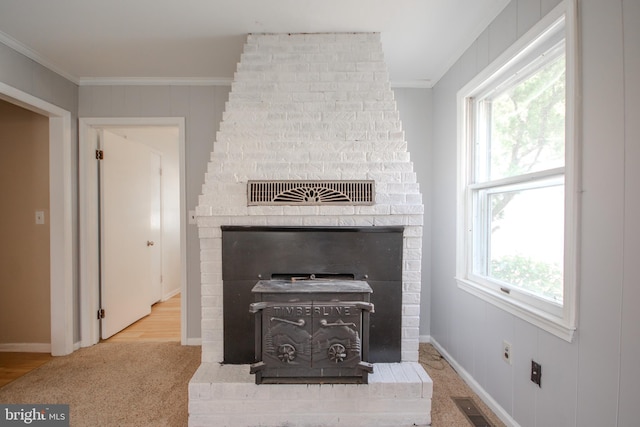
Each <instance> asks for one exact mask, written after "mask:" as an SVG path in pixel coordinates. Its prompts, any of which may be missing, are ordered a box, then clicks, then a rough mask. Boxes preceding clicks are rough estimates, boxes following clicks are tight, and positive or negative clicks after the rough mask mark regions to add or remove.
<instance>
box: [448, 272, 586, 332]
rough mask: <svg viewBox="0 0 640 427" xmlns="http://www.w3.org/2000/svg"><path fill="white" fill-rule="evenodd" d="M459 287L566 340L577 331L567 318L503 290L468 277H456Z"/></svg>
mask: <svg viewBox="0 0 640 427" xmlns="http://www.w3.org/2000/svg"><path fill="white" fill-rule="evenodd" d="M456 281H457V282H458V287H459V288H460V289H462V290H463V291H465V292H468V293H470V294H472V295H474V296H476V297H478V298H480V299H482V300H483V301H486V302H488V303H490V304H493V305H494V306H496V307H498V308H500V309H502V310H504V311H506V312H508V313H510V314H512V315H514V316H516V317H518V318H520V319H522V320H524V321H526V322H528V323H531V324H532V325H534V326H537V327H538V328H540V329H542V330H544V331H546V332H549V333H550V334H553V335H555V336H557V337H558V338H562V339H563V340H565V341H568V342H572V341H573V335H574V333H575V330H576V329H575V327H574V326H572V325H569V324H568V322H566V321H565V319H562V318H560V317H557V316H553V315H551V314H549V313H545V312H544V311H542V310H539V309H537V308H534V307H531V306H529V305H527V304H524V303H522V302H520V301H517V300H515V299H514V298H511V297H509V295H508V294H504V293H502V292H495V291H493V290H491V289H488V288H487V287H485V286H482V285H479V284H477V283H475V282H472V281H470V280H467V279H461V278H456Z"/></svg>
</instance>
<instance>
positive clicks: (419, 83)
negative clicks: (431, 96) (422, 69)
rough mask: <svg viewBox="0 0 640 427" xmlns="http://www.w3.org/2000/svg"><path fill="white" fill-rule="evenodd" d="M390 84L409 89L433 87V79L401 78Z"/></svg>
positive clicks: (393, 86)
mask: <svg viewBox="0 0 640 427" xmlns="http://www.w3.org/2000/svg"><path fill="white" fill-rule="evenodd" d="M389 84H390V86H391V88H392V89H395V88H407V89H431V88H433V82H432V81H431V80H399V81H391V82H390V83H389Z"/></svg>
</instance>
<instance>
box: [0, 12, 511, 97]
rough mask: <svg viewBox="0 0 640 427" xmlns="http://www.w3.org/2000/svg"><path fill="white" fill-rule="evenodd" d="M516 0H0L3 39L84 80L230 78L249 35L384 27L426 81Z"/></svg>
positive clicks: (410, 69) (401, 58) (399, 65)
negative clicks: (505, 7) (510, 1)
mask: <svg viewBox="0 0 640 427" xmlns="http://www.w3.org/2000/svg"><path fill="white" fill-rule="evenodd" d="M508 2H509V0H55V1H53V0H48V1H42V0H0V42H3V43H5V44H7V45H9V46H10V47H12V48H14V49H16V50H18V51H19V52H21V53H24V54H25V55H27V56H29V57H30V58H32V59H34V60H36V61H38V62H39V63H41V64H43V65H45V66H47V67H49V68H51V69H52V70H54V71H56V72H58V73H60V74H62V75H63V76H65V77H67V78H69V79H71V80H72V81H74V82H76V83H80V84H84V83H91V82H93V83H96V82H100V81H111V80H126V79H131V80H136V79H140V80H145V79H147V80H177V81H180V80H185V81H190V80H205V81H206V80H211V81H229V80H231V79H232V77H233V73H234V71H235V69H236V64H237V62H238V61H239V59H240V54H241V52H242V46H243V44H244V42H245V40H246V35H247V33H265V32H266V33H301V32H302V33H311V32H380V33H381V38H382V44H383V49H384V55H385V59H386V61H387V65H388V68H389V73H390V77H391V81H392V83H394V84H397V85H416V86H426V87H429V86H431V85H433V84H435V83H436V82H437V81H438V80H439V79H440V77H442V75H443V74H444V73H445V72H446V71H447V69H448V68H449V67H450V66H451V65H453V63H454V62H455V60H456V59H457V58H458V57H459V56H460V55H461V54H462V53H463V52H464V50H465V49H466V48H467V47H468V46H469V45H470V44H471V43H472V42H473V41H474V40H475V38H476V37H477V36H478V35H479V34H480V33H481V31H482V30H483V29H484V28H485V27H486V26H487V24H488V23H489V22H491V20H492V19H493V18H494V17H495V16H496V15H497V14H498V13H499V12H500V11H501V10H502V9H503V8H504V6H505V5H506V4H507V3H508Z"/></svg>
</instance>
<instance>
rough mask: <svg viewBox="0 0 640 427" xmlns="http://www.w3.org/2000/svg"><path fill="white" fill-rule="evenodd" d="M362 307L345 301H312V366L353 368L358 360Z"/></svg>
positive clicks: (360, 354) (360, 345)
mask: <svg viewBox="0 0 640 427" xmlns="http://www.w3.org/2000/svg"><path fill="white" fill-rule="evenodd" d="M361 328H362V308H360V307H358V306H356V305H355V304H353V303H349V302H337V301H332V302H314V304H313V331H312V333H313V338H312V345H311V346H312V349H313V354H312V363H311V365H312V367H313V368H353V367H355V366H356V365H357V364H358V363H359V362H360V361H361V360H362V353H361V350H362V341H361V340H362V335H361Z"/></svg>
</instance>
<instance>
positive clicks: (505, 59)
mask: <svg viewBox="0 0 640 427" xmlns="http://www.w3.org/2000/svg"><path fill="white" fill-rule="evenodd" d="M575 2H576V0H565V1H563V2H562V3H561V4H560V5H558V6H557V7H556V8H554V9H553V10H552V11H551V12H550V13H549V14H548V15H547V16H545V17H544V18H542V19H541V20H540V21H539V22H538V23H537V24H536V25H535V26H534V27H533V28H532V29H531V30H529V31H528V32H527V33H526V34H524V35H523V36H522V37H521V38H520V39H518V41H516V43H514V44H513V45H512V46H511V47H509V48H508V49H507V50H506V51H505V52H504V53H503V54H502V55H500V56H499V57H498V58H497V59H496V60H495V61H493V62H492V63H491V64H490V65H489V66H488V67H487V68H485V69H484V70H483V71H482V72H481V73H479V74H478V75H477V76H476V77H475V78H474V79H472V80H471V81H470V82H469V83H468V84H467V85H465V86H464V87H463V88H462V89H461V90H460V91H459V92H458V187H457V188H458V200H457V202H458V206H457V237H456V239H457V242H456V243H457V245H456V248H457V249H456V251H457V254H456V256H457V259H456V280H457V283H458V286H459V288H461V289H463V290H465V291H467V292H470V293H471V294H473V295H475V296H477V297H479V298H481V299H483V300H484V301H487V302H489V303H491V304H494V305H496V306H497V307H499V308H501V309H503V310H505V311H507V312H509V313H511V314H513V315H515V316H518V317H519V318H521V319H523V320H525V321H527V322H530V323H532V324H534V325H536V326H538V327H540V328H541V329H543V330H545V331H547V332H549V333H552V334H554V335H556V336H558V337H560V338H562V339H564V340H566V341H569V342H571V341H572V339H573V335H574V332H575V330H576V327H577V324H576V321H577V320H576V318H577V294H578V290H577V287H578V282H579V277H578V235H579V234H578V231H579V227H580V221H579V209H578V206H579V195H580V191H579V187H580V186H579V179H578V178H579V172H580V167H579V161H578V159H579V153H578V147H579V145H578V132H577V129H578V127H577V125H578V123H577V122H578V120H577V107H578V94H577V88H578V74H577V72H576V70H577V68H576V64H577V42H576V40H577V28H576V27H577V20H576V4H575ZM562 25H564V30H563V31H564V36H565V60H566V116H565V165H564V167H563V168H558V169H556V170H554V171H552V172H553V173H551V174H550V176H554V175H555V176H560V177H562V176H563V177H564V191H565V212H564V213H565V218H564V280H563V284H564V288H563V303H562V304H561V305H560V304H555V303H552V302H545V301H543V300H542V299H541V298H535V297H534V298H530V297H527V296H526V295H524V293H519V292H510V291H507V290H505V289H504V288H502V289H501V287H500V286H499V285H496V283H495V282H493V283H492V282H490V281H486V280H482V278H479V277H478V276H476V275H474V274H473V272H472V270H473V268H472V267H473V266H472V262H473V261H472V258H471V254H472V251H473V248H472V247H471V245H472V244H473V239H472V233H473V218H472V213H473V212H472V211H473V210H472V203H473V198H472V191H471V190H472V188H473V187H474V185H475V187H478V184H473V183H472V181H471V180H472V177H473V175H472V170H471V167H472V165H473V159H472V156H473V153H472V149H471V145H470V140H471V136H472V135H473V127H474V124H473V119H472V118H471V113H470V108H469V107H470V103H471V102H472V99H473V98H474V97H475V96H478V95H479V94H481V93H482V92H483V91H484V90H485V89H486V87H487V86H489V85H495V84H496V82H497V81H501V80H505V79H507V78H508V77H509V75H510V74H508V73H507V72H506V70H508V69H510V68H511V67H513V65H514V64H516V63H518V62H520V63H524V62H523V60H524V61H525V62H526V61H527V60H526V59H524V58H527V57H531V56H532V52H535V50H536V48H539V47H540V46H541V45H543V44H544V43H545V40H548V36H549V34H553V32H554V29H555V32H556V33H557V29H558V28H559V27H558V26H562ZM543 174H547V175H549V171H545V172H543ZM531 175H532V177H536V175H538V173H533V174H531ZM504 181H505V182H504V184H509V178H505V179H504Z"/></svg>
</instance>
